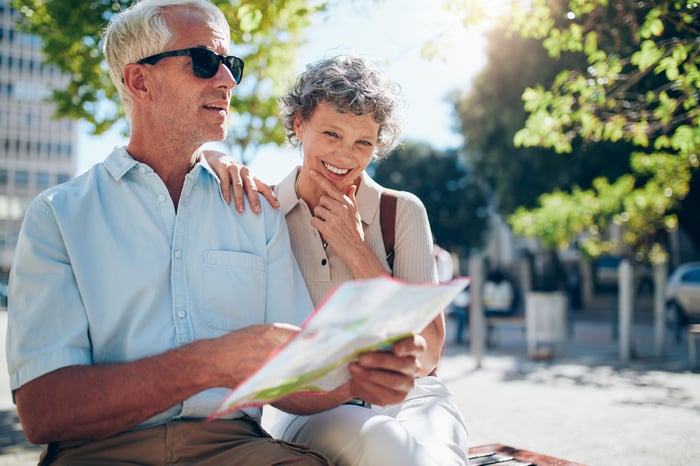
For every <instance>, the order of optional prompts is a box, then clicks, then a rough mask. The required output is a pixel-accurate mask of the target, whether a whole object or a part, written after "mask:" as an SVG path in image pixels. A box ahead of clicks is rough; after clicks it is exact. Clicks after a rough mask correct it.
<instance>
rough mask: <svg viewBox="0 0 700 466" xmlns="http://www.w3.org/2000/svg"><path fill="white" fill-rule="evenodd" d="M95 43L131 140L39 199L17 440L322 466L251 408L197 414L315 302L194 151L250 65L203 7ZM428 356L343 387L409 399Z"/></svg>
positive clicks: (22, 335)
mask: <svg viewBox="0 0 700 466" xmlns="http://www.w3.org/2000/svg"><path fill="white" fill-rule="evenodd" d="M104 44H105V53H106V56H107V62H108V64H109V67H110V73H111V76H112V80H113V81H114V83H115V84H116V85H117V87H118V88H119V92H120V95H121V98H122V102H123V104H124V106H125V110H126V113H127V115H128V116H129V117H130V119H131V128H132V135H131V138H130V140H129V143H128V145H127V146H126V147H124V148H116V149H114V151H113V152H112V153H111V154H110V155H109V156H108V157H107V158H106V159H105V161H104V162H102V163H100V164H98V165H96V166H94V167H93V168H92V169H90V170H89V171H88V172H87V173H86V174H84V175H82V176H80V177H78V178H76V179H75V180H73V181H71V182H69V183H66V184H64V185H61V186H58V187H56V188H53V189H50V190H49V191H47V192H45V193H42V194H41V195H39V196H38V197H37V198H36V199H35V200H34V201H33V202H32V204H31V205H30V206H29V208H28V210H27V213H26V216H25V220H24V224H23V226H22V230H21V233H20V237H19V239H18V243H17V250H16V251H17V252H16V258H15V262H14V264H13V269H12V273H11V278H10V307H9V320H8V365H9V370H10V375H11V385H12V390H13V393H14V396H15V401H16V403H17V409H18V412H19V416H20V420H21V422H22V426H23V428H24V430H25V433H26V435H27V437H28V439H29V440H30V441H31V442H33V443H45V444H47V449H46V451H45V452H44V455H43V459H42V461H43V464H76V463H80V464H91V465H96V464H127V463H128V464H198V465H206V464H212V465H214V464H216V465H221V464H227V465H231V464H245V465H255V464H260V465H263V464H264V465H269V464H281V463H284V464H328V462H327V460H326V459H325V458H324V457H323V456H322V455H320V454H318V453H316V452H313V451H311V450H309V449H307V448H306V447H303V446H299V445H295V444H292V443H285V442H279V441H275V440H272V439H271V438H270V437H269V436H268V435H267V434H266V433H265V432H264V431H262V429H261V428H260V425H259V419H260V411H259V410H258V409H248V410H243V411H236V412H234V413H231V415H230V416H228V418H226V419H222V420H217V421H213V422H203V419H205V418H206V417H207V416H208V415H209V414H210V413H211V412H212V410H213V409H214V408H215V407H216V406H217V405H218V404H219V403H220V402H221V401H222V400H223V398H224V396H225V394H226V391H227V388H231V387H234V386H236V385H237V384H239V383H240V382H241V381H242V380H244V379H245V378H246V377H247V376H249V375H250V374H252V373H253V372H254V371H255V370H256V369H257V368H258V367H259V366H260V365H261V363H262V362H263V361H264V360H265V359H266V358H267V357H268V355H269V354H270V353H271V352H273V351H274V350H276V349H277V348H279V347H280V345H282V344H284V343H285V342H287V341H288V340H289V338H291V337H292V336H293V335H295V334H296V333H297V331H298V328H297V327H294V326H292V325H288V324H284V323H293V322H299V321H300V319H301V318H302V316H304V315H306V314H307V313H308V311H309V308H310V306H311V302H310V300H309V297H308V293H307V291H306V288H305V287H304V282H303V279H302V278H301V275H300V273H299V271H298V268H297V265H296V262H295V260H294V258H293V255H292V252H291V249H290V246H289V239H288V233H287V229H286V226H285V221H284V217H283V216H282V215H281V214H280V213H278V212H277V211H275V210H274V209H272V208H271V207H270V206H268V205H267V204H266V203H263V206H262V208H261V213H260V214H259V215H256V214H254V213H253V212H251V209H248V210H247V211H246V212H243V213H237V212H236V211H235V209H233V208H231V207H230V206H229V205H228V204H227V203H226V202H225V201H224V199H223V197H222V195H221V193H220V191H219V189H218V179H217V178H216V176H215V174H214V173H213V172H212V170H211V169H210V168H209V166H208V165H207V164H206V162H204V161H203V158H202V157H201V154H200V147H201V146H202V144H204V143H206V142H208V141H215V140H221V139H223V138H224V136H225V134H226V120H227V116H228V111H229V103H230V98H231V92H232V91H233V89H234V87H235V86H236V84H238V83H239V82H240V80H241V77H242V73H243V61H242V60H241V59H239V58H237V57H234V56H230V55H228V49H229V44H230V32H229V26H228V24H227V23H226V20H225V18H224V16H223V15H222V14H221V12H220V11H219V10H218V9H217V8H216V7H215V6H213V5H212V4H211V3H210V2H208V1H207V0H142V1H140V2H139V3H136V4H135V5H134V6H132V7H131V8H129V9H127V10H125V11H124V12H122V13H119V14H118V15H116V16H115V17H114V18H113V19H112V21H111V22H110V25H109V26H108V28H107V30H106V31H105V41H104ZM278 322H279V323H282V324H277V323H278ZM424 349H425V341H424V340H423V339H422V338H421V337H419V336H418V337H415V338H409V339H406V340H403V341H402V342H400V343H399V344H398V345H397V347H396V349H395V352H394V354H388V355H387V354H380V353H368V354H365V355H363V357H362V358H361V359H360V361H358V362H357V363H354V364H353V365H352V367H351V368H350V369H351V375H352V377H353V379H352V381H351V382H350V383H349V386H350V387H351V388H352V391H353V395H354V396H358V397H361V398H364V399H366V400H368V401H369V402H372V403H378V404H382V403H383V402H386V401H387V400H393V399H395V397H396V392H397V389H398V390H403V391H404V392H405V393H407V392H408V390H410V388H411V387H412V384H413V379H414V378H415V375H416V374H417V372H418V370H419V366H420V364H419V363H418V362H417V361H418V356H420V354H421V353H422V351H424ZM387 375H390V376H387ZM397 378H398V379H400V380H402V383H400V384H398V387H397V384H396V381H397ZM277 406H278V407H280V408H282V409H286V410H288V411H292V412H301V413H308V412H314V411H318V410H321V409H324V408H326V407H327V406H328V401H325V402H324V397H323V396H321V397H291V398H289V399H287V400H283V401H281V402H279V403H278V404H277Z"/></svg>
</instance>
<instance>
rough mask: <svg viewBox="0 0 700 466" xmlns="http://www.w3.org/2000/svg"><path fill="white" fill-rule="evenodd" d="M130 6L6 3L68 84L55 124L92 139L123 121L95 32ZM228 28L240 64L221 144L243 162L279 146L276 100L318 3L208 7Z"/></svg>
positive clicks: (112, 2) (58, 0)
mask: <svg viewBox="0 0 700 466" xmlns="http://www.w3.org/2000/svg"><path fill="white" fill-rule="evenodd" d="M131 3H132V1H131V0H129V1H127V0H95V1H91V2H86V1H82V0H12V6H13V7H14V8H16V9H17V10H18V11H19V12H20V13H21V17H22V21H21V22H20V27H21V28H22V30H23V31H25V32H27V33H30V34H34V35H37V36H39V37H40V38H41V40H42V41H43V44H44V45H43V52H44V56H45V60H46V63H47V64H50V65H54V66H56V67H57V68H58V69H59V70H61V71H63V72H65V73H66V74H67V75H68V76H69V78H70V80H69V83H68V84H67V86H66V87H65V88H59V89H55V90H54V91H53V96H52V100H54V101H55V102H56V104H57V110H56V116H58V117H69V118H76V119H84V120H86V121H88V122H89V123H91V124H92V125H93V130H94V132H95V133H96V134H100V133H102V132H104V131H106V130H107V129H109V128H110V127H111V126H112V125H113V124H114V123H115V122H117V121H119V120H120V119H121V118H122V117H123V113H122V111H121V109H120V108H118V106H117V105H115V104H114V103H115V102H118V100H119V97H118V95H117V91H116V89H115V88H114V86H113V85H112V83H111V81H110V80H109V76H108V74H107V72H106V69H105V63H104V59H103V56H102V53H101V52H100V47H99V44H100V39H101V36H100V34H101V32H102V30H103V29H104V27H105V26H106V25H107V22H108V21H109V19H110V18H111V17H112V16H113V15H114V14H116V13H117V12H119V11H121V10H122V9H124V8H126V7H128V6H129V5H130V4H131ZM214 3H216V4H217V5H218V6H219V7H220V8H221V10H222V11H223V12H224V15H225V16H226V18H227V19H228V22H229V24H230V25H231V30H232V36H233V37H232V38H233V42H234V43H235V44H238V45H235V46H234V48H233V49H232V53H234V54H237V55H239V56H241V57H242V58H243V59H244V60H245V62H246V67H245V73H244V79H243V82H242V83H241V86H240V87H239V88H238V91H237V92H235V93H234V96H233V98H232V103H231V105H232V117H231V121H232V130H231V132H230V134H229V137H228V139H227V144H228V145H229V146H231V147H232V148H235V149H236V150H238V151H239V154H238V155H239V156H240V159H241V160H244V161H246V160H247V159H249V155H248V154H249V153H250V152H254V150H255V148H256V147H257V145H258V144H265V143H277V144H281V143H282V142H283V141H284V134H283V133H282V129H281V127H280V126H281V125H279V124H278V121H277V106H276V101H275V99H276V96H278V95H279V94H280V93H281V92H282V90H283V89H286V88H287V87H288V85H289V84H290V79H292V76H293V65H294V61H295V59H296V51H297V49H298V47H299V46H300V45H301V41H302V32H303V30H304V28H306V27H307V26H308V25H310V21H311V17H312V15H314V14H315V13H317V12H319V11H322V10H324V9H325V7H326V4H325V3H316V4H312V2H311V1H307V0H279V1H275V2H268V1H265V0H214Z"/></svg>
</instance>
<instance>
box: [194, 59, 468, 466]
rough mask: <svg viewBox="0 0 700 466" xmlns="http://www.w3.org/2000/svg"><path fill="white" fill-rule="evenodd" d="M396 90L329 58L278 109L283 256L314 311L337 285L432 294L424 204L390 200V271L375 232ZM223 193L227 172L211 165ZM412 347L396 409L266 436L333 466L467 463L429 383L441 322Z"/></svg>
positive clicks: (302, 421)
mask: <svg viewBox="0 0 700 466" xmlns="http://www.w3.org/2000/svg"><path fill="white" fill-rule="evenodd" d="M400 103H401V100H400V95H399V92H398V86H397V85H396V84H394V83H393V82H391V81H389V80H388V79H387V78H386V76H385V75H384V73H383V72H382V71H381V70H380V69H378V68H377V67H376V66H374V65H373V64H372V63H371V62H369V61H367V60H365V59H362V58H357V57H347V56H338V57H333V58H328V59H323V60H320V61H318V62H316V63H313V64H310V65H309V66H307V69H306V70H305V71H304V72H303V73H301V74H300V75H299V76H298V79H297V82H296V84H295V86H294V87H293V88H292V89H291V91H290V92H289V93H288V94H287V95H286V96H285V97H283V98H282V99H281V100H280V106H281V114H282V118H283V122H284V128H285V131H286V134H287V138H288V140H289V141H290V142H291V143H292V144H293V145H295V146H300V147H301V148H302V151H303V165H302V166H301V167H297V168H295V169H294V170H292V172H291V173H289V175H288V176H287V177H286V178H285V179H284V180H283V181H282V182H281V183H280V184H279V185H278V186H276V187H275V193H276V195H277V198H278V200H279V202H280V206H281V209H282V210H283V212H284V214H285V216H286V221H287V225H288V227H289V233H290V236H291V241H292V249H293V250H294V254H295V256H296V259H297V262H298V263H299V266H300V268H301V271H302V274H303V276H304V279H305V282H306V285H307V287H308V288H309V291H310V293H311V297H312V299H313V301H314V303H315V304H318V303H319V302H320V301H321V300H322V299H323V298H324V297H325V296H326V294H327V293H328V292H329V291H331V290H332V289H333V288H335V287H336V286H337V285H339V284H340V283H342V282H344V281H346V280H352V279H359V278H370V277H376V276H379V275H382V274H392V275H393V276H394V277H396V278H398V279H401V280H405V281H409V282H433V283H436V282H437V272H436V268H435V261H434V257H433V254H432V246H433V244H432V235H431V231H430V225H429V224H428V217H427V215H426V211H425V208H424V206H423V204H422V203H421V201H420V200H419V199H418V198H417V197H416V196H414V195H412V194H410V193H407V192H393V193H394V196H396V198H397V199H396V215H395V225H394V226H395V244H394V249H393V264H392V265H391V266H390V262H391V260H390V259H389V258H387V254H386V250H385V244H384V239H383V236H382V231H381V222H380V212H379V211H380V198H381V194H382V192H384V191H385V190H384V188H382V187H381V186H380V185H379V184H377V183H376V182H375V181H374V180H372V178H370V176H369V175H368V174H367V173H366V171H365V169H366V168H367V166H368V165H369V163H370V162H371V161H372V160H373V159H374V158H375V157H382V156H384V155H386V154H388V153H389V152H390V151H391V150H392V149H393V148H394V147H395V146H396V144H397V142H398V138H399V134H400V122H399V106H400ZM208 159H209V162H210V163H211V165H212V166H213V167H214V169H215V170H216V171H217V173H218V174H219V175H220V177H221V180H222V185H224V186H225V187H226V189H224V192H225V193H228V192H229V189H228V185H229V183H230V182H231V178H232V174H233V175H234V176H237V175H238V172H237V171H238V168H233V169H231V171H229V167H230V165H231V161H230V160H229V159H227V158H225V157H222V156H221V155H217V154H211V153H209V154H208ZM421 335H422V336H423V337H424V338H425V340H426V342H427V343H428V350H427V351H426V352H425V353H424V354H423V356H422V358H421V361H420V362H421V365H422V373H421V374H420V375H421V376H420V377H418V378H417V379H416V382H415V387H414V389H413V390H412V391H411V392H410V394H409V396H408V397H407V398H405V399H404V400H403V401H402V402H400V403H397V404H394V405H389V406H370V405H368V404H367V403H364V402H363V401H362V400H356V399H354V400H344V401H345V404H342V405H340V406H338V407H335V408H333V409H329V410H327V411H324V412H322V413H319V414H313V415H309V416H295V415H289V414H282V415H281V416H279V417H278V421H277V423H276V424H275V425H274V426H273V428H272V431H273V432H272V433H273V435H275V436H278V437H280V438H283V439H285V440H290V441H296V442H303V443H307V444H309V445H311V446H312V447H314V448H316V449H318V450H319V451H322V452H323V453H325V454H326V455H327V456H328V457H329V458H330V459H331V460H333V461H334V462H336V463H337V464H341V465H363V466H367V465H382V466H386V465H397V466H399V465H400V466H406V465H421V466H425V465H436V466H437V465H440V466H445V465H457V464H465V463H466V461H467V433H466V429H465V427H464V422H463V420H462V417H461V415H460V413H459V410H458V408H457V406H456V405H455V403H454V401H453V398H452V396H451V395H450V393H449V392H448V390H447V389H446V387H445V385H444V384H443V383H442V381H441V380H440V379H439V378H438V377H437V376H435V375H433V374H435V369H436V368H437V365H438V362H439V360H440V355H441V352H442V349H443V344H444V341H445V321H444V315H442V314H441V315H440V316H439V317H438V318H436V319H435V320H434V321H433V322H432V323H431V324H430V325H428V327H427V328H425V329H424V330H423V331H422V332H421Z"/></svg>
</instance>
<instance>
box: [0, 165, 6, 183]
mask: <svg viewBox="0 0 700 466" xmlns="http://www.w3.org/2000/svg"><path fill="white" fill-rule="evenodd" d="M0 186H7V169H5V168H0Z"/></svg>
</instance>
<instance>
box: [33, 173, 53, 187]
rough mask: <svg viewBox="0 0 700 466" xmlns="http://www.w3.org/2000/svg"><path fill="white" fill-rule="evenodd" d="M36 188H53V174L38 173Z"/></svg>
mask: <svg viewBox="0 0 700 466" xmlns="http://www.w3.org/2000/svg"><path fill="white" fill-rule="evenodd" d="M36 186H37V188H48V187H49V186H51V174H50V173H48V172H37V174H36Z"/></svg>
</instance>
